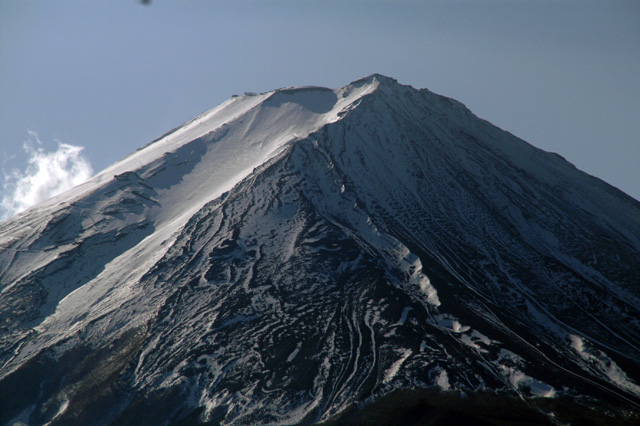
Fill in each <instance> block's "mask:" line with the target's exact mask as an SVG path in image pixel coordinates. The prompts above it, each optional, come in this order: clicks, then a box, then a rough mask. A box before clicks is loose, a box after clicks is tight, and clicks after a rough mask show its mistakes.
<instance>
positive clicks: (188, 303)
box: [0, 75, 640, 426]
mask: <svg viewBox="0 0 640 426" xmlns="http://www.w3.org/2000/svg"><path fill="white" fill-rule="evenodd" d="M638 283H640V203H639V202H638V201H636V200H634V199H632V198H630V197H628V196H627V195H625V194H624V193H622V192H620V191H619V190H617V189H615V188H613V187H611V186H610V185H608V184H606V183H605V182H602V181H601V180H599V179H597V178H594V177H592V176H589V175H587V174H585V173H583V172H581V171H579V170H577V169H576V168H575V167H574V166H573V165H571V164H569V163H568V162H567V161H565V160H564V159H563V158H561V157H560V156H558V155H556V154H552V153H547V152H544V151H541V150H539V149H537V148H535V147H532V146H531V145H529V144H527V143H526V142H524V141H522V140H520V139H518V138H517V137H515V136H513V135H511V134H509V133H507V132H504V131H502V130H500V129H498V128H496V127H495V126H493V125H491V124H490V123H488V122H486V121H484V120H481V119H479V118H478V117H476V116H474V115H473V114H472V113H471V112H470V111H469V110H468V109H467V108H465V107H464V106H463V105H462V104H460V103H459V102H456V101H454V100H452V99H449V98H445V97H443V96H439V95H436V94H433V93H431V92H429V91H428V90H426V89H421V90H417V89H414V88H412V87H410V86H405V85H402V84H399V83H398V82H396V81H395V80H393V79H391V78H387V77H383V76H379V75H372V76H369V77H366V78H364V79H361V80H358V81H355V82H353V83H351V84H349V85H347V86H345V87H342V88H339V89H324V88H317V87H303V88H286V89H281V90H277V91H273V92H268V93H262V94H251V93H248V94H245V95H243V96H238V97H234V98H232V99H230V100H228V101H227V102H225V103H223V104H221V105H220V106H219V107H217V108H215V109H213V110H211V111H207V112H205V113H204V114H202V115H200V116H198V117H196V118H195V119H193V120H191V121H190V122H188V123H185V124H184V125H182V126H180V127H177V128H176V129H174V130H172V131H170V132H168V133H167V134H165V135H164V136H162V137H161V138H159V139H157V140H155V141H153V142H152V143H150V144H148V145H146V146H144V147H143V148H141V149H139V150H138V151H136V152H134V153H132V154H131V155H130V156H128V157H126V158H125V159H123V160H122V161H120V162H118V163H116V164H114V165H113V166H112V167H110V168H108V169H107V170H105V171H103V172H101V173H100V174H98V175H97V176H96V177H94V178H93V179H91V180H90V181H88V182H87V183H85V184H83V185H81V186H79V187H77V188H75V189H73V190H71V191H70V192H68V193H66V194H63V195H61V196H59V197H57V198H55V199H52V200H49V201H47V202H45V203H43V204H41V205H39V206H36V207H34V208H32V209H30V210H28V211H26V212H24V213H23V214H21V215H19V216H17V217H15V218H13V219H11V220H9V221H6V222H4V223H2V227H1V229H0V424H2V425H4V424H8V425H15V424H17V425H25V424H27V425H29V426H36V425H48V426H84V425H95V426H112V425H113V426H115V425H118V426H122V425H136V426H171V425H185V426H186V425H189V426H190V425H285V424H286V425H295V424H324V425H337V424H356V425H357V424H362V425H369V424H371V425H382V424H404V425H411V424H415V425H444V424H475V425H547V424H553V425H631V424H634V423H636V424H637V422H638V413H639V412H640V321H639V318H640V288H639V286H638Z"/></svg>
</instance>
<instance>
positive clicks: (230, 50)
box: [0, 0, 640, 199]
mask: <svg viewBox="0 0 640 426" xmlns="http://www.w3.org/2000/svg"><path fill="white" fill-rule="evenodd" d="M637 22H640V2H634V1H615V2H611V1H570V0H569V1H563V2H558V1H554V0H536V1H529V2H507V1H501V0H489V1H483V2H473V1H470V0H468V1H467V0H453V1H425V2H418V1H409V0H407V1H364V0H351V1H346V2H337V1H314V0H311V1H305V2H294V1H273V2H267V3H265V2H259V1H236V2H226V1H220V2H198V1H185V2H180V3H178V2H170V1H162V0H156V1H153V2H151V3H150V4H148V5H143V4H141V3H140V2H137V1H134V0H131V1H129V0H116V1H110V2H105V1H89V2H80V1H68V2H63V1H50V2H46V3H44V2H38V1H34V0H24V1H21V2H12V1H8V0H0V168H1V171H2V173H0V175H3V176H4V175H7V174H11V173H12V172H13V170H14V169H16V168H18V170H19V171H20V170H22V171H23V170H24V169H25V168H26V167H27V164H28V163H27V160H28V153H25V152H24V151H23V149H22V146H23V142H24V141H26V140H28V139H29V138H30V136H29V131H34V132H37V133H38V134H39V136H40V140H41V141H42V146H41V149H42V150H44V152H49V153H53V152H55V151H56V150H57V149H58V145H57V144H58V142H60V143H62V144H66V145H67V146H78V147H85V148H84V150H83V155H84V157H85V158H86V160H87V162H90V163H91V164H92V165H93V169H94V170H95V171H99V170H102V169H103V168H105V167H107V166H109V165H110V164H112V163H114V162H115V161H117V160H119V159H120V158H122V157H124V156H125V155H127V154H129V153H131V152H133V151H134V150H136V149H137V148H139V147H140V146H142V145H144V144H146V143H147V142H148V141H150V140H152V139H154V138H156V137H158V136H159V135H161V134H163V133H164V132H166V131H167V130H169V129H171V128H173V127H176V126H178V125H179V124H180V123H182V122H184V121H187V120H189V119H191V118H193V117H194V116H195V115H197V114H199V113H200V112H203V111H205V110H207V109H210V108H213V107H214V106H216V105H217V104H219V103H221V102H223V101H224V100H226V99H227V98H229V97H230V96H232V95H233V94H237V93H243V92H245V91H253V92H264V91H269V90H273V89H276V88H279V87H285V86H300V85H316V86H325V87H330V88H336V87H341V86H344V85H345V84H348V83H349V82H351V81H354V80H356V79H358V78H360V77H362V76H365V75H369V74H372V73H381V74H384V75H387V76H390V77H393V78H396V79H397V80H398V81H399V82H400V83H401V84H409V85H412V86H413V87H415V88H428V89H429V90H431V91H433V92H436V93H439V94H442V95H445V96H448V97H452V98H454V99H457V100H459V101H461V102H463V103H464V104H466V105H467V107H469V108H470V109H471V111H472V112H474V113H475V114H476V115H478V116H479V117H481V118H484V119H486V120H488V121H490V122H491V123H493V124H495V125H497V126H499V127H501V128H502V129H505V130H507V131H509V132H511V133H513V134H515V135H516V136H518V137H521V138H522V139H524V140H526V141H527V142H529V143H531V144H533V145H534V146H537V147H539V148H542V149H544V150H547V151H552V152H557V153H559V154H561V155H563V156H564V157H565V158H566V159H567V160H569V161H570V162H572V163H573V164H575V165H576V166H577V167H578V168H580V169H581V170H583V171H586V172H587V173H589V174H592V175H595V176H597V177H599V178H601V179H603V180H605V181H607V182H609V183H611V184H612V185H614V186H616V187H618V188H620V189H621V190H623V191H625V192H627V193H628V194H629V195H631V196H633V197H634V198H636V199H639V198H640V168H639V167H637V161H638V159H640V140H638V139H639V135H640V77H638V76H640V55H638V54H637V52H640V26H639V25H637ZM57 141H58V142H57ZM0 195H3V196H6V191H5V193H4V194H0Z"/></svg>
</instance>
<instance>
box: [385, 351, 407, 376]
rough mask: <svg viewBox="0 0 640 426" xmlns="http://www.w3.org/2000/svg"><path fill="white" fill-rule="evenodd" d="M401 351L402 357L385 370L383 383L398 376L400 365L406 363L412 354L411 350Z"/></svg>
mask: <svg viewBox="0 0 640 426" xmlns="http://www.w3.org/2000/svg"><path fill="white" fill-rule="evenodd" d="M399 353H400V354H401V355H400V358H398V359H397V360H396V361H394V362H393V364H391V366H390V367H389V368H388V369H387V371H385V373H384V379H383V383H387V382H389V381H391V380H392V379H393V378H394V377H395V376H396V374H398V371H399V370H400V367H402V364H404V362H405V361H406V360H407V358H409V356H410V355H411V350H410V349H401V350H400V351H399Z"/></svg>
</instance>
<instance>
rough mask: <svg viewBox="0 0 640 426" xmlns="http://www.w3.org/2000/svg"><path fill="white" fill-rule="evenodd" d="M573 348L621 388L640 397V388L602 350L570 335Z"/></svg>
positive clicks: (581, 338) (578, 337)
mask: <svg viewBox="0 0 640 426" xmlns="http://www.w3.org/2000/svg"><path fill="white" fill-rule="evenodd" d="M568 337H569V342H570V345H571V348H572V349H573V350H574V351H576V352H577V353H578V355H580V357H581V358H582V359H583V360H585V361H587V362H588V363H589V364H591V365H593V366H595V367H596V368H597V369H598V370H600V372H602V373H603V374H604V375H605V376H607V377H608V378H609V380H611V381H612V382H613V383H615V384H616V385H618V386H620V387H621V388H623V389H625V390H627V391H628V392H631V393H633V394H634V395H638V396H640V386H638V384H636V383H634V382H633V380H631V379H630V378H629V376H627V373H625V372H624V371H623V370H622V369H621V368H620V367H619V366H618V364H616V363H615V361H613V360H612V359H611V358H609V357H608V356H607V354H605V353H604V352H602V351H601V350H599V349H597V348H595V347H592V346H591V345H589V343H588V341H587V340H586V339H585V338H583V337H580V336H576V335H574V334H569V336H568Z"/></svg>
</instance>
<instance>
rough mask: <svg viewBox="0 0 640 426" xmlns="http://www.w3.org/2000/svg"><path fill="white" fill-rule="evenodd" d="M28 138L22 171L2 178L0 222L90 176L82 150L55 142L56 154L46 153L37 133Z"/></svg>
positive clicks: (88, 165)
mask: <svg viewBox="0 0 640 426" xmlns="http://www.w3.org/2000/svg"><path fill="white" fill-rule="evenodd" d="M29 136H30V139H29V141H27V142H25V143H24V145H23V149H24V152H25V153H26V154H27V156H28V157H29V160H28V163H27V165H26V167H25V169H24V170H18V169H14V170H12V171H10V172H9V173H6V172H5V174H4V182H3V185H2V189H3V190H2V197H1V199H0V220H3V219H7V218H9V217H11V216H13V215H15V214H17V213H19V212H21V211H23V210H25V209H27V208H29V207H31V206H33V205H35V204H38V203H40V202H41V201H44V200H46V199H48V198H51V197H53V196H55V195H58V194H60V193H62V192H64V191H66V190H68V189H71V188H73V187H74V186H76V185H79V184H81V183H82V182H84V181H85V180H87V179H88V178H90V177H91V175H92V174H93V169H92V167H91V163H90V162H89V160H88V159H87V158H86V157H85V156H84V155H83V154H82V150H83V147H80V146H74V145H69V144H66V143H62V142H60V141H56V142H57V143H58V147H57V150H56V151H47V150H46V149H45V148H44V147H43V144H42V142H41V141H40V139H39V137H38V134H37V133H36V132H33V131H31V130H29Z"/></svg>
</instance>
